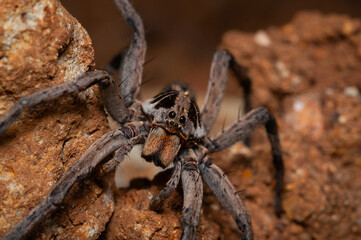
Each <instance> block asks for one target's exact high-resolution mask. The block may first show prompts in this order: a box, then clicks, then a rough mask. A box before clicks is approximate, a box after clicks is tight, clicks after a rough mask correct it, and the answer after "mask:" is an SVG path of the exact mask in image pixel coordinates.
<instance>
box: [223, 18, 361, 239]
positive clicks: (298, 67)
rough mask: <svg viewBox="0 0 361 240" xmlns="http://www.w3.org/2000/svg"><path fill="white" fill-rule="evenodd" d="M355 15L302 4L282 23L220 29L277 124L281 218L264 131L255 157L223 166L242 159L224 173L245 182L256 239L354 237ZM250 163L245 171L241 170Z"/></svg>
mask: <svg viewBox="0 0 361 240" xmlns="http://www.w3.org/2000/svg"><path fill="white" fill-rule="evenodd" d="M360 24H361V22H360V21H359V20H356V19H350V18H349V17H347V16H340V15H328V16H326V15H322V14H319V13H316V12H305V13H300V14H298V15H297V16H296V17H295V18H294V20H293V21H292V22H291V23H289V24H287V25H285V26H283V27H280V28H270V29H268V30H266V31H260V32H258V33H256V34H254V35H253V34H245V33H241V32H236V31H231V32H228V33H226V34H225V35H224V37H223V42H222V44H221V48H224V49H227V50H228V51H230V52H231V53H232V54H233V55H234V57H235V59H236V61H237V62H238V63H239V64H241V65H242V66H244V67H245V69H246V72H247V74H248V75H249V77H250V78H251V79H252V86H253V88H252V90H253V93H254V96H253V103H254V104H253V106H258V105H264V106H267V107H268V108H269V109H270V110H271V111H272V112H273V113H275V114H276V118H277V120H278V123H279V125H280V130H279V132H280V137H281V143H282V145H283V150H284V158H285V169H286V174H285V190H284V199H283V209H284V211H285V213H284V215H283V216H282V217H281V219H280V220H278V219H277V218H276V217H275V216H274V214H273V209H272V207H273V192H272V191H271V190H270V186H271V185H272V184H273V182H272V171H273V170H272V164H271V158H270V156H269V152H268V150H267V151H265V149H266V147H267V149H268V148H269V147H268V146H266V145H267V144H268V143H267V141H266V138H265V135H264V134H263V133H262V134H257V133H256V134H255V138H254V139H253V140H254V141H253V143H254V147H252V148H251V151H252V155H251V156H252V157H251V158H252V163H246V162H244V160H242V159H240V162H239V163H238V164H236V161H234V160H233V166H232V165H230V166H228V167H229V168H233V169H235V168H236V167H238V170H236V171H235V172H232V174H230V179H231V180H232V182H233V183H234V185H235V186H236V187H237V188H238V189H245V191H246V193H245V194H244V197H245V198H246V205H247V206H248V208H249V209H250V214H251V216H252V218H253V224H254V229H255V237H256V238H257V239H273V238H280V239H341V238H342V239H358V238H359V236H360V234H361V225H360V220H359V219H361V211H360V207H359V206H360V205H361V200H360V194H361V184H360V183H361V167H360V162H361V157H360V156H361V124H360V116H361V96H360V89H361V75H360V72H361V58H360V39H361V32H360ZM260 131H264V130H260ZM259 144H261V145H259ZM224 155H225V154H223V155H222V157H223V156H224ZM222 161H227V160H226V159H222V160H220V162H222ZM248 165H252V166H251V168H250V171H251V173H252V178H251V181H249V180H247V181H245V179H243V178H241V177H240V176H243V175H242V173H243V172H244V170H245V169H247V168H248V167H249V166H248ZM225 170H226V169H225ZM220 226H221V229H222V231H228V230H223V229H224V228H227V227H226V226H228V223H227V222H226V223H224V222H220ZM325 226H327V227H325ZM227 239H237V236H236V235H233V234H230V235H229V236H227Z"/></svg>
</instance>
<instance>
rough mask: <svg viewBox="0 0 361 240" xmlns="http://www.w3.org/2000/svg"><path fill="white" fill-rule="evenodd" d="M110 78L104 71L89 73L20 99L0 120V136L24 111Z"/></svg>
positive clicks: (105, 81) (104, 82)
mask: <svg viewBox="0 0 361 240" xmlns="http://www.w3.org/2000/svg"><path fill="white" fill-rule="evenodd" d="M109 81H110V76H109V74H108V73H107V72H105V71H91V72H87V73H85V74H83V75H82V76H80V77H79V78H77V79H76V80H75V81H73V82H67V83H62V84H59V85H57V86H53V87H50V88H47V89H44V90H42V91H39V92H35V93H32V94H29V95H27V96H24V97H22V98H20V100H19V101H18V102H17V103H16V104H15V105H14V106H13V107H12V108H11V109H10V110H9V112H7V113H6V114H5V115H4V116H2V117H1V118H0V134H1V133H3V132H4V131H5V130H6V129H8V128H9V127H10V126H11V125H12V124H13V123H14V122H15V121H16V120H17V119H18V118H19V117H20V116H21V114H22V112H23V111H24V109H26V108H30V107H34V106H36V105H39V104H42V103H46V102H49V101H52V100H54V99H56V98H58V97H60V96H63V95H66V94H74V93H79V92H81V91H84V90H85V89H88V88H89V87H91V86H93V85H94V84H96V83H98V82H101V83H102V84H103V85H107V84H109Z"/></svg>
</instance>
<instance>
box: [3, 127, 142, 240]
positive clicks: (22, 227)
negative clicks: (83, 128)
mask: <svg viewBox="0 0 361 240" xmlns="http://www.w3.org/2000/svg"><path fill="white" fill-rule="evenodd" d="M146 131H147V127H146V126H145V125H144V123H143V122H137V123H131V124H128V125H127V126H125V127H122V128H119V129H117V130H113V131H110V132H108V133H107V134H104V135H103V136H102V137H101V138H99V139H98V140H97V141H95V142H94V143H93V144H92V145H91V146H90V147H89V148H88V149H87V150H86V151H85V153H84V154H83V155H82V156H81V157H80V158H79V159H78V160H77V161H76V162H75V163H74V164H73V165H72V166H71V167H70V169H69V170H68V171H67V172H66V173H65V174H64V175H63V176H62V177H61V178H60V179H59V181H58V182H57V183H56V185H55V186H54V188H53V189H52V190H51V191H50V193H49V195H48V197H47V198H46V199H44V200H43V202H42V203H40V204H39V205H37V206H36V207H35V208H34V209H32V210H31V211H30V212H29V213H28V215H27V216H25V217H24V218H23V219H22V220H21V221H20V222H19V223H18V224H17V225H16V226H15V227H14V228H13V229H12V230H11V231H10V232H8V233H7V234H6V235H5V236H4V237H3V239H24V238H26V236H27V234H29V233H31V232H32V231H33V230H34V228H35V227H36V226H37V225H38V224H39V223H40V222H42V221H43V220H44V219H45V217H46V216H47V215H48V214H49V213H51V212H53V211H54V210H55V209H57V208H58V207H59V206H61V204H62V202H63V201H64V199H65V197H66V195H67V194H68V192H69V191H70V189H71V187H72V186H73V185H74V183H75V182H77V181H81V180H83V179H84V178H86V177H88V176H90V175H91V174H92V173H93V172H94V170H95V169H96V167H97V166H98V165H99V164H101V163H102V161H103V160H104V159H106V158H107V157H108V156H109V155H110V154H112V153H113V152H114V151H116V150H117V149H122V150H121V153H122V154H123V155H124V154H126V153H127V152H129V151H130V150H131V148H132V147H133V145H135V144H139V143H143V142H144V140H145V137H144V136H143V135H141V134H140V133H142V132H146ZM118 154H120V152H119V151H118Z"/></svg>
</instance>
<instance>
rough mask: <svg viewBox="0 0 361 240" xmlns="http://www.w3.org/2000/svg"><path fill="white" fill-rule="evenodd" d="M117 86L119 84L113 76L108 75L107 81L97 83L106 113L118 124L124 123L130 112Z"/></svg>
mask: <svg viewBox="0 0 361 240" xmlns="http://www.w3.org/2000/svg"><path fill="white" fill-rule="evenodd" d="M119 86H120V84H119V83H118V82H117V81H116V80H115V79H114V78H113V77H110V78H109V81H108V82H106V83H101V84H99V87H100V92H101V95H102V99H103V103H104V106H105V108H106V110H107V113H109V115H110V116H111V117H112V118H113V119H114V120H116V121H117V122H119V123H120V124H124V123H125V122H127V121H129V120H130V118H131V117H132V113H131V111H130V110H129V109H128V108H127V107H126V104H125V99H124V97H123V95H122V92H121V89H120V87H119Z"/></svg>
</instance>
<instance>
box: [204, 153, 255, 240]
mask: <svg viewBox="0 0 361 240" xmlns="http://www.w3.org/2000/svg"><path fill="white" fill-rule="evenodd" d="M198 166H199V170H200V172H201V175H202V178H203V179H204V181H205V182H206V183H207V185H208V186H209V188H210V189H212V191H213V193H214V195H216V197H217V198H218V200H219V201H220V202H221V204H222V206H223V207H224V208H226V209H227V210H228V212H229V213H230V214H231V216H232V217H233V219H234V221H235V222H236V224H237V227H238V228H239V230H241V232H242V240H251V239H253V231H252V224H251V218H250V216H249V214H248V212H247V209H246V207H245V205H244V203H243V201H242V200H241V198H240V197H239V196H238V194H237V192H236V190H235V188H234V187H233V185H232V183H231V182H230V181H229V179H228V177H227V176H226V175H225V174H224V173H223V171H222V170H221V169H220V168H219V167H218V166H217V165H215V164H213V163H211V161H210V159H209V158H208V157H207V156H206V157H205V158H203V159H202V160H201V161H200V164H199V165H198Z"/></svg>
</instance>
